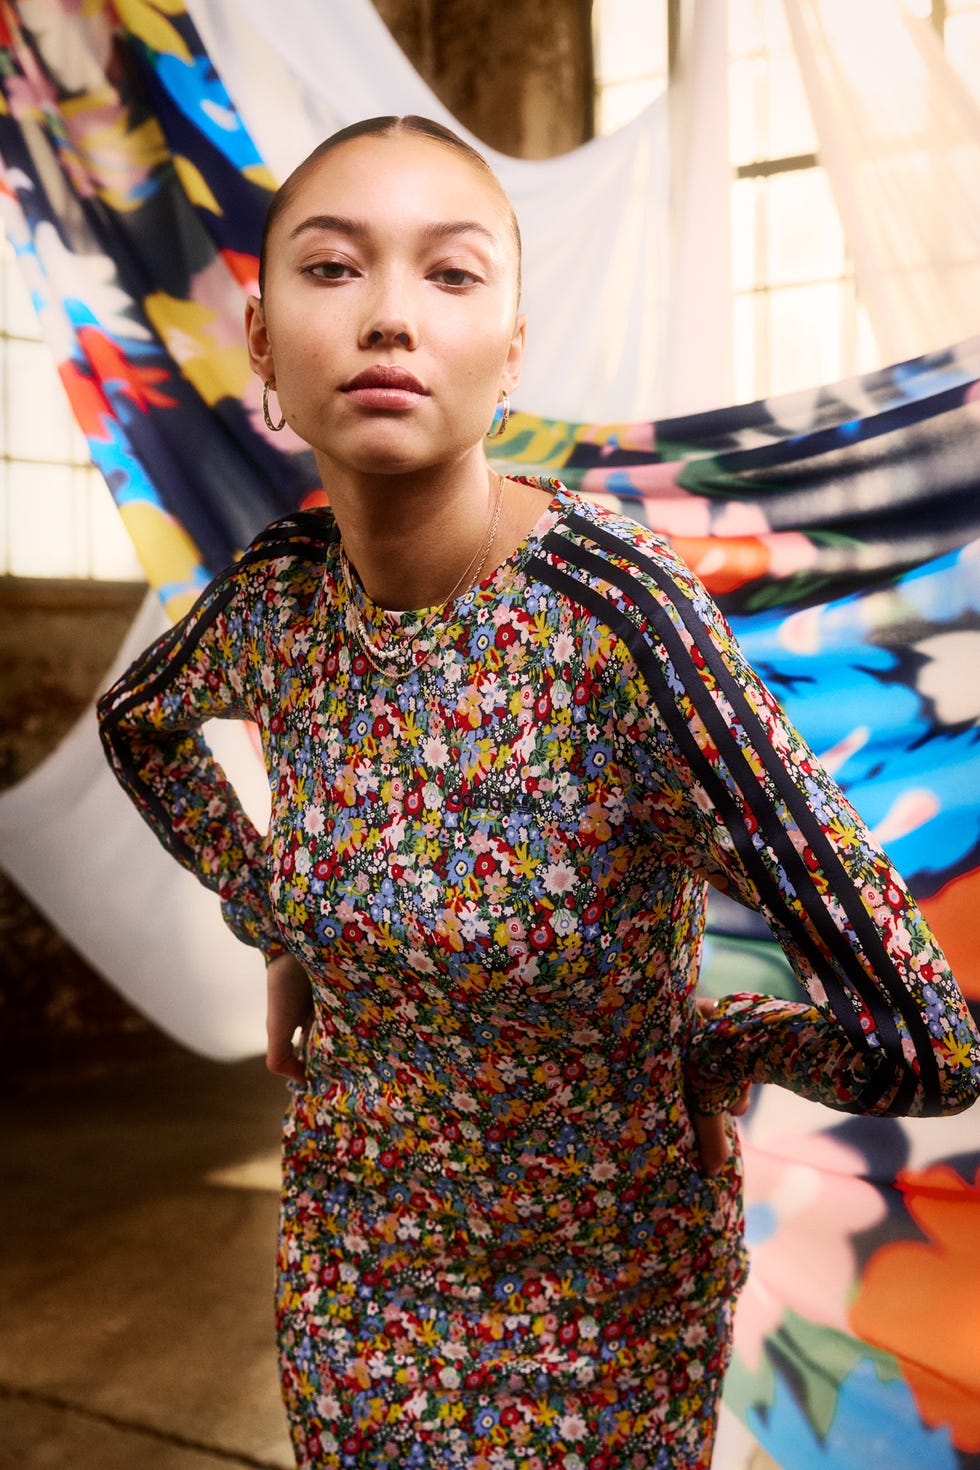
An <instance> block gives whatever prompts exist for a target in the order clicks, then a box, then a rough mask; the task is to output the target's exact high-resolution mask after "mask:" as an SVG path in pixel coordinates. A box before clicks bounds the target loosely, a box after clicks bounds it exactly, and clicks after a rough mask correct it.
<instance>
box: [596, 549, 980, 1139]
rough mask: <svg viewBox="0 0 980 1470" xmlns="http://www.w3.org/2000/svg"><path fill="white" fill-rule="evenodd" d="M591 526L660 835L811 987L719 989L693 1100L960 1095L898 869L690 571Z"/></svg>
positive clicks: (955, 1107)
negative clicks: (750, 1093)
mask: <svg viewBox="0 0 980 1470" xmlns="http://www.w3.org/2000/svg"><path fill="white" fill-rule="evenodd" d="M591 534H592V536H593V537H594V539H595V541H596V542H597V543H598V545H599V546H600V547H602V546H603V541H604V539H608V542H609V544H608V546H607V547H603V549H605V550H607V551H614V552H615V553H616V555H617V556H618V557H619V558H620V562H619V564H618V565H617V564H616V563H611V564H610V563H607V565H606V570H605V573H604V580H605V581H606V583H607V585H609V584H612V586H613V587H614V588H615V589H616V594H617V609H616V611H615V612H607V618H608V619H609V621H610V624H611V626H613V628H614V631H615V632H616V633H617V634H618V635H619V639H620V649H621V652H622V650H623V649H624V648H627V649H628V651H629V659H628V660H627V663H628V665H629V667H628V669H627V671H626V672H627V677H626V679H625V682H624V685H623V689H624V690H625V691H626V695H627V697H626V698H623V699H621V701H620V711H621V728H622V731H623V734H624V736H625V738H626V741H627V742H629V743H630V745H631V748H632V750H633V751H634V752H636V751H639V752H640V757H639V758H640V760H641V761H643V760H644V759H645V760H646V772H645V773H643V772H641V779H645V780H646V782H647V787H648V792H649V795H648V798H647V805H648V812H649V819H650V821H651V823H652V825H653V826H655V828H656V830H657V837H658V841H659V842H660V843H661V844H662V846H663V848H664V849H665V851H666V853H667V854H668V856H669V857H670V858H672V859H673V860H675V861H677V862H678V863H680V864H682V865H683V866H685V867H686V868H688V869H690V870H693V871H694V872H695V873H696V874H698V875H700V876H702V877H704V878H706V879H707V880H708V881H709V882H711V883H713V884H714V885H715V886H716V887H718V888H720V889H722V890H723V891H726V892H728V893H730V894H731V895H732V896H733V897H735V898H737V899H739V900H740V901H741V902H743V903H745V904H747V905H749V906H751V907H752V908H755V909H757V910H758V911H759V912H760V913H762V914H763V915H764V917H765V918H766V920H767V921H768V923H769V926H770V928H771V929H772V931H773V934H774V935H775V937H776V938H777V939H778V941H779V943H780V944H781V945H782V947H783V949H784V951H785V953H786V955H787V957H788V959H789V961H790V963H791V964H792V966H793V968H794V970H795V972H796V974H797V976H798V977H799V979H800V981H801V983H802V985H803V987H804V989H805V990H806V991H807V993H808V995H809V996H810V998H811V1001H812V1004H810V1005H806V1004H794V1003H792V1002H787V1001H782V1000H775V999H773V998H771V997H765V996H756V995H745V994H743V995H735V996H728V997H725V998H724V999H722V1000H721V1002H720V1003H719V1005H718V1008H717V1010H716V1011H715V1013H714V1014H713V1015H712V1017H711V1018H710V1019H709V1020H708V1021H707V1022H706V1023H705V1024H704V1025H703V1026H702V1027H701V1028H700V1029H699V1030H698V1032H697V1033H696V1036H695V1038H694V1042H693V1046H692V1055H691V1059H690V1062H691V1083H692V1088H693V1093H694V1097H695V1100H696V1102H697V1104H698V1106H700V1107H701V1108H702V1109H703V1110H704V1111H706V1112H713V1111H721V1110H722V1109H724V1108H726V1107H728V1106H730V1105H731V1103H732V1102H733V1101H734V1099H735V1098H736V1097H737V1096H738V1093H739V1089H740V1088H741V1087H742V1086H743V1085H744V1083H746V1082H778V1083H780V1084H782V1085H783V1086H786V1087H789V1088H792V1089H793V1090H794V1091H797V1092H801V1093H803V1094H805V1095H806V1096H808V1097H811V1098H815V1099H817V1100H818V1101H821V1102H824V1103H827V1104H829V1105H830V1106H831V1107H836V1108H840V1109H843V1110H846V1111H853V1112H870V1113H883V1114H935V1113H948V1112H956V1111H959V1110H961V1109H963V1108H965V1107H968V1106H969V1105H970V1104H971V1103H972V1102H974V1101H975V1100H976V1098H977V1096H978V1094H980V1036H978V1034H977V1030H976V1027H975V1025H974V1024H973V1021H972V1019H971V1017H970V1015H969V1012H968V1010H967V1008H966V1004H965V1002H964V1000H963V997H962V995H961V994H960V992H959V989H958V987H957V986H956V983H955V981H954V979H953V977H952V975H951V973H950V970H949V966H948V964H947V962H946V960H945V957H944V956H943V954H942V951H941V950H940V948H939V946H938V944H937V943H936V940H935V938H934V936H933V935H932V933H931V932H930V930H929V927H928V925H927V924H926V922H925V920H924V918H923V916H922V914H921V913H920V911H919V909H918V908H917V906H916V904H915V903H914V901H913V900H912V898H911V897H910V895H909V893H908V891H907V889H906V887H905V885H904V883H903V882H902V879H901V878H900V876H899V875H898V873H897V872H896V871H895V869H894V868H893V866H892V865H891V863H890V862H889V860H888V858H887V857H886V856H885V854H884V853H883V851H882V850H881V848H880V847H879V845H878V844H877V843H876V842H875V840H874V838H873V837H872V836H871V834H870V833H869V831H868V830H867V828H866V826H865V825H864V823H863V822H862V821H861V819H860V817H859V816H858V815H857V813H856V812H855V811H854V809H853V807H852V806H851V805H850V803H849V802H848V801H847V799H846V797H845V796H844V795H843V793H842V792H841V790H840V789H839V787H838V786H837V785H836V783H835V782H834V781H833V780H832V779H831V777H830V776H829V774H828V773H827V772H826V771H825V770H824V769H823V768H822V767H821V765H820V763H819V761H818V760H817V758H816V756H815V755H814V754H813V752H812V751H811V750H810V749H809V748H808V747H807V745H806V744H805V742H804V741H803V740H802V738H801V737H800V735H799V734H798V732H797V731H796V730H795V729H794V728H793V727H792V725H791V724H790V722H789V721H788V720H787V719H786V717H785V715H784V713H783V712H782V710H781V709H780V707H779V705H778V703H777V701H776V700H775V699H774V698H773V696H772V695H771V694H770V692H769V691H768V690H767V689H766V688H765V686H764V685H763V684H762V682H761V680H760V679H759V678H758V676H757V675H756V674H755V673H754V671H753V670H752V669H751V668H750V667H749V665H748V664H747V663H746V660H745V658H744V656H743V654H742V652H741V650H740V648H739V647H738V645H737V643H736V642H735V640H734V639H733V637H732V634H731V630H730V629H729V628H728V625H727V623H726V622H725V619H724V618H723V617H722V615H721V613H720V612H719V610H718V608H717V607H716V606H715V604H714V603H713V602H712V600H711V599H710V597H709V596H708V594H707V593H706V591H705V589H704V588H703V586H702V585H701V584H700V583H699V582H698V581H697V579H696V578H695V577H693V576H692V575H691V573H690V572H689V571H688V569H687V568H686V567H684V566H683V564H682V563H681V562H680V561H679V560H678V559H677V558H676V557H674V556H673V554H672V553H671V552H669V550H667V549H666V548H665V547H663V545H662V544H660V543H658V542H657V541H656V539H655V538H652V537H650V538H648V539H647V541H646V543H642V542H641V544H639V545H637V546H634V547H632V548H630V550H629V553H628V554H626V553H624V552H623V543H622V541H621V540H620V539H619V538H618V537H613V536H610V537H608V538H605V537H604V533H603V532H602V531H601V530H595V531H592V532H591ZM580 555H581V553H580ZM587 565H589V566H591V565H592V562H591V561H587ZM607 595H608V594H607ZM634 764H636V757H635V755H634Z"/></svg>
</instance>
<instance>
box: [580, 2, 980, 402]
mask: <svg viewBox="0 0 980 1470" xmlns="http://www.w3.org/2000/svg"><path fill="white" fill-rule="evenodd" d="M855 3H859V0H855ZM896 3H904V4H906V5H907V7H908V9H909V10H910V11H912V12H913V13H915V14H918V15H920V16H925V17H927V18H929V19H931V21H932V22H933V24H934V25H935V27H936V29H937V31H938V32H939V34H940V35H941V37H942V38H943V43H944V46H945V49H946V54H947V56H948V57H949V60H950V62H951V63H952V65H953V66H954V67H956V69H957V71H958V72H959V74H960V76H961V77H962V79H963V81H964V82H965V84H966V86H967V87H968V88H970V89H971V90H972V92H973V93H974V95H975V96H976V97H977V100H978V102H980V0H896ZM671 8H672V7H671V6H669V5H668V4H667V3H661V4H659V5H656V4H653V5H651V4H649V0H596V4H595V7H594V16H595V25H596V46H595V50H596V57H597V68H596V70H597V105H596V127H597V130H598V131H602V132H609V131H612V129H613V128H615V127H618V126H619V125H620V124H621V123H622V122H623V121H625V120H627V119H628V117H630V116H635V114H636V113H637V112H639V111H640V109H641V107H642V106H645V105H647V104H648V103H649V102H651V101H652V100H653V98H654V97H655V96H656V95H657V94H658V92H659V91H660V90H662V88H663V86H664V84H665V80H666V78H665V76H664V75H661V74H660V73H659V72H658V73H657V74H656V75H646V74H645V71H644V68H646V67H648V62H647V60H646V59H645V58H646V57H647V56H648V55H649V54H650V51H651V48H652V47H653V45H654V41H653V40H651V41H649V42H643V43H641V38H642V37H644V36H645V35H647V34H649V35H650V36H651V37H654V38H656V44H657V45H658V46H660V45H662V48H663V51H662V54H663V55H664V56H667V55H669V54H670V51H671V44H670V39H669V36H668V35H667V31H668V23H669V18H670V11H671ZM727 14H728V29H729V34H728V46H729V156H730V159H731V164H732V194H731V225H732V293H733V294H732V311H733V318H734V320H733V358H734V361H733V372H734V385H735V395H734V396H735V398H736V399H738V400H740V401H743V402H745V401H749V400H752V399H755V398H762V397H766V396H767V395H770V394H775V393H786V392H792V391H793V390H795V389H797V388H807V387H817V386H819V385H820V384H822V383H831V382H834V381H835V380H837V379H839V378H844V377H849V376H851V375H852V374H855V373H861V372H865V371H868V370H869V369H871V368H872V367H874V366H876V365H877V364H878V360H879V355H878V351H877V347H876V345H875V342H874V337H873V335H872V332H871V329H870V326H869V323H868V319H867V316H866V314H865V312H864V311H863V309H862V306H861V302H860V300H859V298H858V296H857V292H856V290H855V285H854V273H853V269H852V267H851V264H850V261H849V260H848V257H847V248H846V242H845V240H844V237H843V231H842V229H841V223H840V219H839V216H838V213H837V209H836V205H835V203H834V200H833V196H832V194H831V191H830V187H829V184H828V180H827V176H826V173H825V171H824V169H823V168H822V167H821V165H820V159H819V156H818V149H817V139H816V134H815V131H814V127H813V121H812V118H811V116H810V109H809V105H808V103H807V99H806V94H805V91H804V88H803V83H802V79H801V77H800V72H799V67H798V66H797V63H796V59H795V57H794V54H793V47H792V43H791V40H790V35H789V29H788V26H787V24H786V18H785V14H784V11H783V5H782V0H727ZM606 28H608V30H609V42H608V46H607V45H606V42H605V41H604V37H603V32H604V30H605V29H606ZM659 54H661V53H659V52H658V55H659ZM607 95H608V99H609V100H608V102H607V101H606V98H607Z"/></svg>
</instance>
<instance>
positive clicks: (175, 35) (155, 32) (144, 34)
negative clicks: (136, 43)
mask: <svg viewBox="0 0 980 1470" xmlns="http://www.w3.org/2000/svg"><path fill="white" fill-rule="evenodd" d="M184 8H185V7H184V0H115V9H116V13H117V14H118V16H119V19H120V20H121V21H122V24H123V26H124V27H125V29H126V30H127V31H130V32H131V33H132V35H134V36H138V37H139V39H140V40H141V41H145V42H146V44H147V45H148V46H149V47H151V49H152V50H154V51H160V52H163V53H165V54H168V55H171V56H176V57H178V58H179V59H180V60H181V61H184V62H186V63H187V65H188V66H189V65H190V63H191V54H190V52H189V51H188V49H187V47H186V46H185V45H184V42H183V40H182V39H181V35H180V32H179V31H178V30H177V28H176V27H175V26H172V25H171V24H170V22H169V21H167V20H165V19H164V17H165V16H167V15H182V14H183V13H184Z"/></svg>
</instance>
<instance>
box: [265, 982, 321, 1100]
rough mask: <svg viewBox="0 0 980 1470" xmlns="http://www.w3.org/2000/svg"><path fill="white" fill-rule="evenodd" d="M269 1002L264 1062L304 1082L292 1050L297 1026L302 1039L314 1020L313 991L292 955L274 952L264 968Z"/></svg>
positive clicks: (301, 1069)
mask: <svg viewBox="0 0 980 1470" xmlns="http://www.w3.org/2000/svg"><path fill="white" fill-rule="evenodd" d="M266 980H267V988H268V1003H267V1009H266V1022H265V1031H266V1036H267V1038H268V1048H267V1050H266V1055H265V1064H266V1066H267V1067H268V1069H269V1071H270V1072H277V1073H278V1074H279V1075H280V1076H281V1077H289V1078H291V1079H292V1081H293V1082H305V1081H306V1069H305V1067H304V1066H303V1063H302V1061H301V1060H300V1058H299V1057H297V1056H296V1053H295V1052H294V1051H293V1037H294V1035H295V1034H296V1031H297V1029H299V1030H301V1031H302V1033H303V1038H304V1040H305V1038H306V1034H307V1032H308V1030H309V1026H310V1022H311V1020H312V1019H313V992H312V989H311V988H310V980H309V976H308V975H307V973H306V971H305V970H304V969H303V966H302V965H301V964H300V962H299V960H297V959H294V957H293V956H292V955H291V954H281V955H277V956H276V958H275V959H274V960H270V961H269V964H268V967H267V969H266Z"/></svg>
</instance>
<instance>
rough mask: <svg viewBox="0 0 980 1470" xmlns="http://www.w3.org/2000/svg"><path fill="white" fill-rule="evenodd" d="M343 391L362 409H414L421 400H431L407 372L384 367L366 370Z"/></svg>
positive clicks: (381, 365)
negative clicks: (427, 398)
mask: <svg viewBox="0 0 980 1470" xmlns="http://www.w3.org/2000/svg"><path fill="white" fill-rule="evenodd" d="M341 391H342V392H343V393H344V395H345V397H347V398H352V399H353V400H354V402H355V403H357V404H359V405H360V406H361V407H362V408H387V409H405V408H414V407H415V405H416V404H417V403H418V401H419V399H420V398H425V397H427V396H428V395H427V393H426V390H425V389H424V388H423V387H422V384H421V383H420V382H419V380H418V378H416V377H413V375H412V374H411V373H409V372H406V370H405V369H404V368H399V367H390V366H388V365H387V364H385V363H378V364H377V365H376V366H375V367H370V368H365V369H364V371H363V372H362V373H358V374H357V377H356V378H351V380H350V382H349V383H345V384H344V386H343V389H342V390H341Z"/></svg>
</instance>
